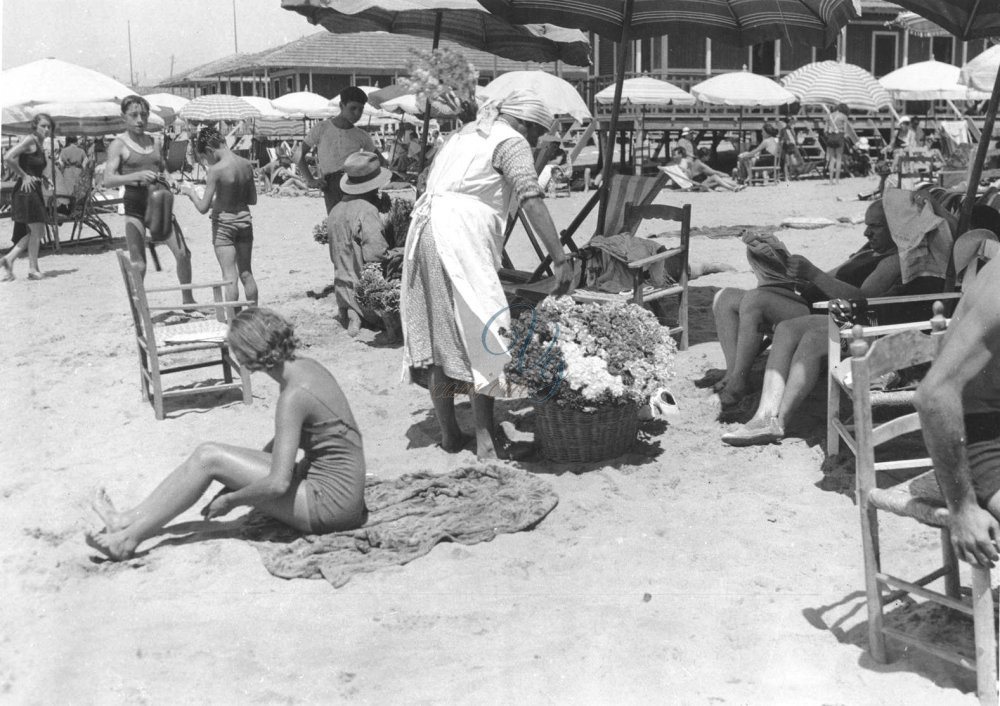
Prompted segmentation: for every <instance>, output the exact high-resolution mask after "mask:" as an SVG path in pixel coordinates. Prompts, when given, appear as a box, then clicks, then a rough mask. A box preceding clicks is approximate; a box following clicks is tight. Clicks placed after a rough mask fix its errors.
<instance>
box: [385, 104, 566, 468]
mask: <svg viewBox="0 0 1000 706" xmlns="http://www.w3.org/2000/svg"><path fill="white" fill-rule="evenodd" d="M553 122H555V117H554V116H553V115H552V113H551V112H550V111H549V109H548V108H547V107H546V106H545V103H544V102H543V101H542V100H541V98H539V97H538V96H537V95H535V94H534V93H533V92H530V91H516V92H514V93H512V94H510V95H509V96H507V97H506V98H505V99H504V100H503V101H501V102H494V103H488V104H487V105H486V106H484V107H483V108H482V109H481V110H480V112H479V117H478V119H477V120H476V121H475V122H471V123H468V124H467V125H465V126H464V127H462V129H461V130H459V131H458V132H455V133H453V134H452V136H451V137H450V138H449V139H448V140H447V141H446V142H445V143H444V146H443V147H442V148H441V150H440V152H438V154H437V157H436V158H435V159H434V163H433V164H432V165H431V169H430V174H429V176H428V179H427V190H426V191H425V192H424V194H423V195H422V196H421V197H420V198H419V199H418V200H417V202H416V204H415V206H414V209H413V214H412V220H411V222H410V230H409V233H408V234H407V238H406V256H405V258H404V263H403V281H402V285H401V287H402V291H401V296H400V299H401V315H402V322H403V333H404V345H403V360H404V366H405V369H406V371H408V372H409V371H410V370H411V369H412V368H417V369H426V370H427V371H428V377H429V381H430V382H429V389H430V391H431V403H432V404H433V405H434V412H435V415H436V416H437V421H438V425H439V427H440V429H441V446H442V448H444V450H445V451H448V452H452V453H456V452H458V451H461V450H462V449H463V448H464V447H465V446H466V444H467V443H468V442H469V441H471V439H470V438H469V437H468V436H467V435H466V434H464V433H463V432H462V430H461V429H460V428H459V426H458V422H457V420H456V418H455V399H454V396H451V395H447V394H442V393H441V392H440V391H441V390H443V389H447V388H448V387H449V383H453V382H457V383H458V384H457V385H454V386H452V389H454V388H455V387H458V388H464V389H470V386H471V389H472V390H473V391H474V392H475V394H471V397H472V410H473V415H474V417H475V425H476V455H477V456H478V457H479V458H480V459H488V458H496V457H497V456H498V455H499V456H504V455H506V454H507V444H506V443H505V441H506V440H505V438H504V437H503V436H502V432H501V431H500V430H498V429H497V428H496V427H495V426H494V419H493V400H494V396H497V397H502V396H504V392H503V380H504V372H503V371H504V365H505V363H506V362H507V361H508V360H510V354H509V353H506V352H505V351H506V350H507V347H508V346H507V344H506V343H505V341H504V339H503V337H502V336H501V335H500V330H501V329H502V328H505V327H507V326H509V323H510V314H509V312H508V308H507V298H506V297H505V295H504V291H503V287H502V286H501V284H500V278H499V276H498V275H497V271H498V270H499V268H500V252H501V249H502V244H503V224H504V222H505V220H506V217H507V215H508V213H509V212H511V211H512V210H513V209H514V208H515V207H517V206H520V208H521V212H522V213H523V214H524V215H525V216H526V217H527V219H528V221H529V222H530V223H531V227H532V230H533V231H535V233H537V234H538V235H539V237H540V239H541V241H542V243H544V245H545V249H546V250H547V251H548V253H549V255H550V256H551V257H552V261H553V263H554V270H555V277H554V280H555V287H554V290H553V291H554V293H555V294H564V293H566V292H567V291H569V290H570V289H571V288H572V279H573V266H572V264H571V263H570V261H569V258H568V257H567V256H566V254H565V253H564V252H563V249H562V245H561V243H560V242H559V235H558V233H557V232H556V228H555V225H554V224H553V222H552V216H551V215H550V214H549V211H548V209H547V208H546V207H545V202H544V201H543V199H542V197H543V191H542V188H541V186H539V184H538V174H537V172H535V166H534V161H533V159H532V155H531V147H532V146H534V145H535V144H537V142H538V139H539V138H540V137H541V136H542V135H544V134H545V133H547V132H548V131H549V128H550V127H551V126H552V123H553ZM463 383H464V384H463Z"/></svg>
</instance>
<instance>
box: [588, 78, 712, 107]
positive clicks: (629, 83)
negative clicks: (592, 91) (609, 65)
mask: <svg viewBox="0 0 1000 706" xmlns="http://www.w3.org/2000/svg"><path fill="white" fill-rule="evenodd" d="M614 99H615V85H614V84H611V85H610V86H608V87H606V88H603V89H601V90H600V91H598V92H597V95H595V96H594V100H596V101H597V102H598V103H600V104H601V105H609V104H610V103H611V102H613V101H614ZM621 101H622V103H624V104H626V105H628V104H631V105H639V106H643V105H646V106H649V105H652V106H662V105H694V103H695V98H694V96H692V95H691V94H690V93H688V92H687V91H685V90H684V89H682V88H678V87H677V86H675V85H674V84H672V83H668V82H667V81H661V80H659V79H655V78H650V77H648V76H640V77H638V78H627V79H625V82H624V83H622V97H621Z"/></svg>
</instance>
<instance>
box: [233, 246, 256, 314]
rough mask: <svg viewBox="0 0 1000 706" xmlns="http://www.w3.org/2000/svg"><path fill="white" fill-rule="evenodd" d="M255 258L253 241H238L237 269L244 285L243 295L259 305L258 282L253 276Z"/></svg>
mask: <svg viewBox="0 0 1000 706" xmlns="http://www.w3.org/2000/svg"><path fill="white" fill-rule="evenodd" d="M252 256H253V239H252V238H239V239H237V241H236V269H237V271H238V272H239V274H240V282H242V283H243V294H245V295H246V299H247V301H251V302H253V303H254V304H256V303H257V297H258V294H257V280H256V279H254V276H253V268H252V267H251V260H252Z"/></svg>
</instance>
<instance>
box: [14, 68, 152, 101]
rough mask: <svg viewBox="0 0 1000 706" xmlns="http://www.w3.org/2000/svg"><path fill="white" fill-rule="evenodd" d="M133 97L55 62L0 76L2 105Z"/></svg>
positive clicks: (87, 72) (95, 76)
mask: <svg viewBox="0 0 1000 706" xmlns="http://www.w3.org/2000/svg"><path fill="white" fill-rule="evenodd" d="M134 93H135V91H133V90H132V89H131V88H129V87H128V86H126V85H125V84H123V83H119V82H118V81H116V80H114V79H113V78H111V77H109V76H105V75H104V74H102V73H99V72H97V71H92V70H91V69H85V68H83V67H82V66H77V65H76V64H71V63H69V62H67V61H60V60H59V59H39V60H38V61H32V62H31V63H29V64H23V65H21V66H15V67H14V68H12V69H7V70H6V71H4V72H2V73H0V100H2V101H3V104H4V105H23V104H37V103H54V102H57V101H58V102H65V103H76V102H81V101H87V102H91V101H120V100H121V99H122V98H124V97H125V96H128V95H133V94H134Z"/></svg>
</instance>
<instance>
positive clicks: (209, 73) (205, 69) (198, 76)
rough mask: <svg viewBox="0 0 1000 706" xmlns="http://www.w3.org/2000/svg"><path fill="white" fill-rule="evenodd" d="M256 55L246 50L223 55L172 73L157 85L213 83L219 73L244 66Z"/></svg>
mask: <svg viewBox="0 0 1000 706" xmlns="http://www.w3.org/2000/svg"><path fill="white" fill-rule="evenodd" d="M256 56H257V54H256V53H252V54H251V53H247V52H243V53H240V54H231V55H229V56H224V57H222V58H221V59H215V60H214V61H210V62H208V63H207V64H200V65H199V66H195V67H193V68H190V69H188V70H187V71H182V72H181V73H178V74H174V75H173V76H171V77H170V78H168V79H166V80H164V81H162V82H160V84H159V85H160V86H168V87H169V86H184V85H190V84H195V83H215V82H216V81H217V80H218V78H217V77H218V76H219V75H220V74H223V73H227V72H229V71H230V70H232V69H234V68H239V67H243V66H246V65H247V64H248V62H251V61H253V59H254V57H256Z"/></svg>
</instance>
